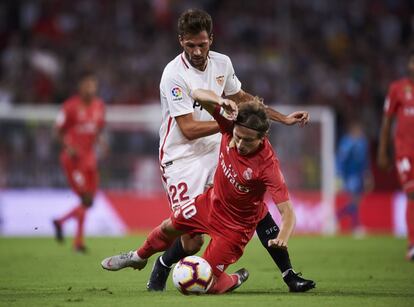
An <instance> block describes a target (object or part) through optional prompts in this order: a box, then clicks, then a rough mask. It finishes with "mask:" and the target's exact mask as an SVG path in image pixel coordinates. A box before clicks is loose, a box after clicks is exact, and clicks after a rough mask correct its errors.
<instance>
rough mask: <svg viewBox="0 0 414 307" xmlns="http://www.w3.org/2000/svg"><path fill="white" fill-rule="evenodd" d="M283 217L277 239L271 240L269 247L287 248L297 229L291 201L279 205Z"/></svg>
mask: <svg viewBox="0 0 414 307" xmlns="http://www.w3.org/2000/svg"><path fill="white" fill-rule="evenodd" d="M277 208H278V209H279V212H280V214H281V216H282V225H281V227H280V231H279V234H278V236H277V237H276V239H273V240H269V242H268V245H269V247H277V248H287V246H288V241H289V238H290V236H291V234H292V232H293V229H294V228H295V223H296V216H295V212H294V211H293V206H292V203H291V202H290V200H288V201H285V202H283V203H281V204H278V205H277Z"/></svg>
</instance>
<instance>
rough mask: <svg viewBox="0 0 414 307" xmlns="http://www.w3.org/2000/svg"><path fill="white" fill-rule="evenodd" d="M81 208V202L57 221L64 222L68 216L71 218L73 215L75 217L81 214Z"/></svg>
mask: <svg viewBox="0 0 414 307" xmlns="http://www.w3.org/2000/svg"><path fill="white" fill-rule="evenodd" d="M83 208H84V206H82V204H80V205H78V206H77V207H75V208H73V209H72V210H70V211H69V212H68V213H66V214H65V215H64V216H62V217H61V218H60V219H58V220H57V222H58V223H59V224H63V223H64V222H66V221H67V220H68V219H70V218H73V217H76V218H77V217H78V216H79V214H82V212H83Z"/></svg>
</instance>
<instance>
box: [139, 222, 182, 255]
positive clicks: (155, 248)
mask: <svg viewBox="0 0 414 307" xmlns="http://www.w3.org/2000/svg"><path fill="white" fill-rule="evenodd" d="M175 238H176V237H175V236H174V237H170V236H167V235H166V234H164V233H163V232H162V230H161V226H158V227H156V228H154V229H153V230H152V231H151V233H150V234H149V235H148V237H147V239H146V240H145V242H144V244H143V245H142V246H141V247H140V248H138V250H137V254H138V256H139V257H140V258H142V259H147V258H149V257H151V256H152V255H154V254H155V253H158V252H161V251H165V250H166V249H167V248H168V247H170V245H171V244H172V243H173V242H174V240H175Z"/></svg>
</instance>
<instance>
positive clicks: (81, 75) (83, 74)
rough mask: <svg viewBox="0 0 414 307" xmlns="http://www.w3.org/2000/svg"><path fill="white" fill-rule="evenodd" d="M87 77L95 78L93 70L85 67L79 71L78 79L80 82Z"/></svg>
mask: <svg viewBox="0 0 414 307" xmlns="http://www.w3.org/2000/svg"><path fill="white" fill-rule="evenodd" d="M88 78H96V73H95V72H94V71H93V70H90V69H87V70H83V71H81V72H80V73H79V81H80V82H82V81H83V80H85V79H88Z"/></svg>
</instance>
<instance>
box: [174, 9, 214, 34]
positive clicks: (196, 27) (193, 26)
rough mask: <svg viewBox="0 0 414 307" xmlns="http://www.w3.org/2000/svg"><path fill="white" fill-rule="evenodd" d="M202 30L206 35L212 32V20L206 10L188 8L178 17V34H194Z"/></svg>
mask: <svg viewBox="0 0 414 307" xmlns="http://www.w3.org/2000/svg"><path fill="white" fill-rule="evenodd" d="M202 31H206V32H207V34H208V36H210V35H211V33H212V32H213V21H212V19H211V16H210V15H209V14H208V13H207V12H205V11H203V10H199V9H189V10H187V11H185V12H183V13H182V14H181V16H180V18H178V35H180V36H184V35H186V34H191V35H194V34H198V33H200V32H202Z"/></svg>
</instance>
